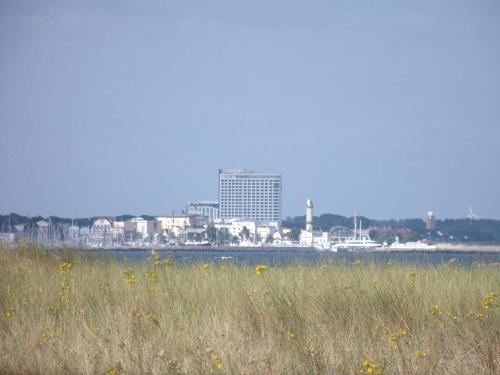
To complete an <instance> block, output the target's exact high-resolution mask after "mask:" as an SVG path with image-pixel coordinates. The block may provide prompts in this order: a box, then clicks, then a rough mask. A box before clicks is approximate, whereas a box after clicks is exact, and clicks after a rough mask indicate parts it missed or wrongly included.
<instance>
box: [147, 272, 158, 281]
mask: <svg viewBox="0 0 500 375" xmlns="http://www.w3.org/2000/svg"><path fill="white" fill-rule="evenodd" d="M146 278H147V279H148V280H150V281H153V282H156V281H158V274H157V273H156V272H155V271H149V272H146Z"/></svg>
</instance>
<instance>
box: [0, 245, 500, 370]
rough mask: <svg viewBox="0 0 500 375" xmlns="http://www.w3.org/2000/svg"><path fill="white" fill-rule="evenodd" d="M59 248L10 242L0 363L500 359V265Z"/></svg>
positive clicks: (1, 291) (319, 363) (23, 366)
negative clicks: (105, 254)
mask: <svg viewBox="0 0 500 375" xmlns="http://www.w3.org/2000/svg"><path fill="white" fill-rule="evenodd" d="M52 254H53V253H52V252H47V251H45V250H43V249H38V248H35V247H33V246H30V245H21V246H19V247H16V248H14V249H1V248H0V270H1V271H0V312H1V314H2V315H1V318H0V373H22V374H24V373H26V374H63V373H71V374H73V373H76V374H118V373H123V374H141V373H142V374H165V373H167V374H355V373H356V374H359V373H365V374H368V373H372V374H377V373H384V374H479V373H482V374H498V373H499V361H500V306H499V305H500V304H499V303H498V299H497V298H496V295H495V294H491V293H498V292H499V291H500V272H499V271H500V269H499V268H498V266H497V265H480V264H477V265H473V266H471V267H462V266H460V265H456V264H454V263H450V264H444V265H441V266H417V265H400V264H385V265H377V264H373V263H367V264H364V263H360V264H358V262H356V263H357V264H346V263H337V264H333V263H332V264H329V263H327V264H323V265H294V266H283V267H279V268H269V269H264V270H262V271H261V272H259V273H256V272H255V268H253V267H250V266H233V265H229V264H228V265H226V264H224V265H215V264H208V265H201V264H188V265H175V264H172V263H171V262H168V261H164V260H159V259H152V261H151V262H150V263H148V264H137V265H133V266H128V265H126V264H121V263H118V262H114V261H109V260H95V259H94V260H92V259H82V258H79V257H75V256H74V255H72V254H71V252H56V255H52ZM155 263H156V264H155Z"/></svg>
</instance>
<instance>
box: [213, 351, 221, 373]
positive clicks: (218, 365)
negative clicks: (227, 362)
mask: <svg viewBox="0 0 500 375" xmlns="http://www.w3.org/2000/svg"><path fill="white" fill-rule="evenodd" d="M212 367H213V368H217V369H219V370H220V369H221V368H222V361H221V359H220V358H219V357H218V356H217V355H214V356H213V359H212Z"/></svg>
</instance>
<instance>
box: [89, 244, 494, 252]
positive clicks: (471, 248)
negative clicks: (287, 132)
mask: <svg viewBox="0 0 500 375" xmlns="http://www.w3.org/2000/svg"><path fill="white" fill-rule="evenodd" d="M436 247H437V248H436V249H434V250H429V249H408V250H405V249H391V248H388V247H386V248H380V249H375V250H373V251H367V252H372V253H422V254H425V253H462V252H463V253H498V252H500V244H496V245H480V244H463V243H462V244H450V243H443V244H436ZM153 249H154V250H155V251H158V252H163V251H200V252H205V251H242V252H243V251H266V252H280V251H287V252H293V251H300V252H329V251H328V250H317V249H315V248H312V247H272V246H262V247H260V246H259V247H246V246H168V247H167V246H165V247H158V248H155V247H116V248H80V250H82V251H117V250H118V251H152V250H153Z"/></svg>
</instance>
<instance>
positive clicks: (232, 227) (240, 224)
mask: <svg viewBox="0 0 500 375" xmlns="http://www.w3.org/2000/svg"><path fill="white" fill-rule="evenodd" d="M214 226H215V228H217V229H223V228H226V229H227V230H228V232H229V234H230V235H231V236H240V233H241V232H242V231H243V228H247V229H248V232H249V235H250V236H255V232H256V224H255V221H240V220H224V221H218V222H215V223H214Z"/></svg>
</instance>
